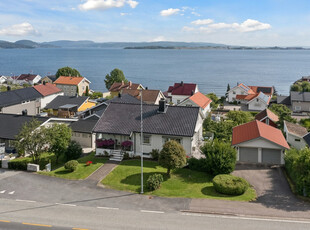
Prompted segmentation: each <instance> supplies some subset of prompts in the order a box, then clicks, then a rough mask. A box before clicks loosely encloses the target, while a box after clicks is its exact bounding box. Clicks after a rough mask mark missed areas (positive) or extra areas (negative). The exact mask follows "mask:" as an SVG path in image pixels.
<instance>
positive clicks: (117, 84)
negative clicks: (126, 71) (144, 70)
mask: <svg viewBox="0 0 310 230" xmlns="http://www.w3.org/2000/svg"><path fill="white" fill-rule="evenodd" d="M139 86H140V84H136V83H132V82H131V81H129V82H127V83H124V82H114V83H113V84H112V85H111V87H110V89H109V91H110V92H119V91H121V90H122V89H138V88H139Z"/></svg>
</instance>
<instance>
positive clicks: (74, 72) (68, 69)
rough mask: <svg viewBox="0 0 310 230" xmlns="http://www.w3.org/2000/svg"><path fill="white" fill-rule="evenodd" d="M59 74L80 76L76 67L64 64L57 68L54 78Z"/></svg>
mask: <svg viewBox="0 0 310 230" xmlns="http://www.w3.org/2000/svg"><path fill="white" fill-rule="evenodd" d="M60 76H71V77H80V76H81V74H80V72H79V71H77V70H76V69H73V68H71V67H69V66H66V67H62V68H60V69H58V70H57V72H56V78H59V77H60Z"/></svg>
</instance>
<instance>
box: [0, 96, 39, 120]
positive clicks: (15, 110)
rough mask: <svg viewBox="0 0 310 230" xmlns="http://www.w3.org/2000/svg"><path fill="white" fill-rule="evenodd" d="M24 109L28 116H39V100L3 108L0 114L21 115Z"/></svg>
mask: <svg viewBox="0 0 310 230" xmlns="http://www.w3.org/2000/svg"><path fill="white" fill-rule="evenodd" d="M25 109H27V112H28V115H31V116H34V115H37V114H39V113H40V109H41V106H40V99H37V100H34V101H29V102H25V103H22V104H17V105H11V106H7V107H4V108H2V109H1V111H0V113H9V114H22V111H23V110H25Z"/></svg>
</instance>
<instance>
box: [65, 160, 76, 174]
mask: <svg viewBox="0 0 310 230" xmlns="http://www.w3.org/2000/svg"><path fill="white" fill-rule="evenodd" d="M78 165H79V162H77V161H76V160H71V161H68V162H67V163H65V169H67V170H69V171H70V172H74V171H75V170H76V169H77V167H78Z"/></svg>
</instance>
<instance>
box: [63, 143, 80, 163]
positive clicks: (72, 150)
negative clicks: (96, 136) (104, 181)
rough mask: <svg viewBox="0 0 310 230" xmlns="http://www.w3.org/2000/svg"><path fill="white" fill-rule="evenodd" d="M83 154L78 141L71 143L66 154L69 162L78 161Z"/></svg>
mask: <svg viewBox="0 0 310 230" xmlns="http://www.w3.org/2000/svg"><path fill="white" fill-rule="evenodd" d="M82 153H83V150H82V147H81V145H80V144H79V143H77V142H76V141H71V142H70V144H69V146H68V148H67V150H66V152H65V154H66V159H67V161H69V160H76V159H78V158H79V157H80V156H81V155H82Z"/></svg>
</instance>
